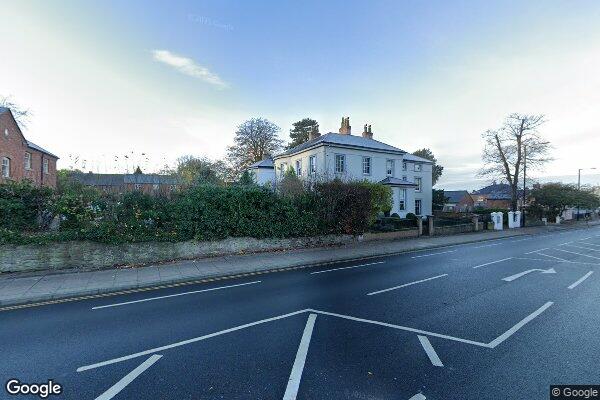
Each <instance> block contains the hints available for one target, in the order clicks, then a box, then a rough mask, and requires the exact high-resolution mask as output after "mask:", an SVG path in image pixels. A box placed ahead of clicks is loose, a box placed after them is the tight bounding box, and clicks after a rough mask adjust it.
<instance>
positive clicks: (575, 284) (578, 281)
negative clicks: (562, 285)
mask: <svg viewBox="0 0 600 400" xmlns="http://www.w3.org/2000/svg"><path fill="white" fill-rule="evenodd" d="M593 273H594V271H590V272H588V273H587V274H585V275H584V276H582V277H581V278H579V279H578V280H576V281H575V282H573V283H572V284H571V285H569V289H574V288H575V287H576V286H577V285H579V284H580V283H581V282H583V281H585V280H586V279H587V278H589V277H590V275H592V274H593Z"/></svg>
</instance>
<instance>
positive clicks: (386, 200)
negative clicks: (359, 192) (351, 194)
mask: <svg viewBox="0 0 600 400" xmlns="http://www.w3.org/2000/svg"><path fill="white" fill-rule="evenodd" d="M360 185H361V186H363V187H365V188H366V189H367V190H368V191H369V193H370V194H371V224H372V223H374V222H375V220H376V219H377V217H378V216H379V215H380V214H383V215H387V214H389V212H390V211H391V210H392V189H391V188H390V187H389V186H386V185H382V184H381V183H373V182H369V181H367V180H364V181H361V182H360Z"/></svg>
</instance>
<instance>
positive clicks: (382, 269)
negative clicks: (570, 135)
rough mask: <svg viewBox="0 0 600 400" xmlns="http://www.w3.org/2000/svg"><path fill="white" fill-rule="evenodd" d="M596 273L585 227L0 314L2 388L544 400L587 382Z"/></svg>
mask: <svg viewBox="0 0 600 400" xmlns="http://www.w3.org/2000/svg"><path fill="white" fill-rule="evenodd" d="M523 231H525V230H523ZM461 236H462V235H461ZM434 239H440V238H434ZM427 240H429V239H427ZM370 245H373V244H370ZM323 251H325V250H323ZM260 257H262V258H263V261H264V262H267V261H268V260H269V258H270V257H272V255H271V254H263V255H260ZM599 268H600V227H598V226H596V227H590V228H587V229H570V230H557V231H541V230H540V231H536V232H535V233H530V234H527V235H522V236H518V237H506V238H497V239H496V240H487V241H480V242H471V243H465V244H455V245H448V246H447V247H442V248H431V249H423V250H418V251H412V252H406V253H400V254H394V255H381V256H376V257H371V258H369V259H365V260H354V261H342V262H338V263H335V264H329V265H320V266H313V267H310V268H302V269H295V270H288V271H283V272H281V273H273V274H264V275H255V276H246V277H239V278H232V279H228V280H223V281H214V282H208V283H200V284H191V285H185V286H177V287H170V288H163V289H157V290H152V291H139V292H136V293H129V294H122V295H113V296H109V297H99V298H91V299H85V300H79V301H70V302H64V303H59V304H49V305H44V306H35V307H28V308H22V309H13V310H5V311H3V312H0V343H1V344H2V358H1V359H2V361H1V362H0V381H2V382H7V381H9V380H10V379H18V380H19V381H20V382H21V383H33V382H35V383H41V382H47V381H48V380H49V379H52V380H53V382H54V383H55V384H59V385H60V387H61V394H60V395H54V396H50V397H49V398H60V399H100V400H109V399H282V398H283V399H296V398H297V399H324V398H327V399H348V398H350V399H401V400H403V399H406V400H424V399H429V400H432V399H434V400H435V399H439V400H442V399H443V400H449V399H457V400H467V399H516V400H517V399H518V400H521V399H548V398H550V385H554V384H565V385H573V384H581V385H590V384H599V383H600V369H598V361H597V358H598V349H600V335H598V328H599V327H600V312H599V308H598V304H600V271H599ZM2 390H4V389H3V388H2V389H0V398H15V397H11V396H8V394H7V392H2ZM2 396H4V397H2ZM17 398H19V397H17ZM23 398H27V397H26V396H23Z"/></svg>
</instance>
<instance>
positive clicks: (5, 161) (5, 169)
mask: <svg viewBox="0 0 600 400" xmlns="http://www.w3.org/2000/svg"><path fill="white" fill-rule="evenodd" d="M2 177H3V178H10V158H8V157H2Z"/></svg>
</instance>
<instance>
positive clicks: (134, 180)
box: [73, 172, 179, 186]
mask: <svg viewBox="0 0 600 400" xmlns="http://www.w3.org/2000/svg"><path fill="white" fill-rule="evenodd" d="M73 179H75V180H76V181H78V182H81V183H83V184H84V185H88V186H121V185H125V184H139V185H143V184H150V185H154V184H161V185H176V184H178V183H179V180H178V179H177V177H175V176H171V175H157V174H94V173H91V172H88V173H78V174H73Z"/></svg>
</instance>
